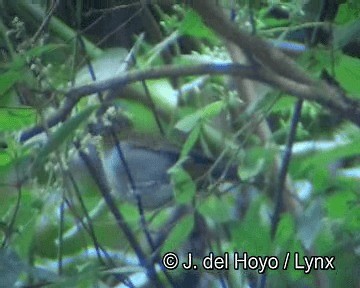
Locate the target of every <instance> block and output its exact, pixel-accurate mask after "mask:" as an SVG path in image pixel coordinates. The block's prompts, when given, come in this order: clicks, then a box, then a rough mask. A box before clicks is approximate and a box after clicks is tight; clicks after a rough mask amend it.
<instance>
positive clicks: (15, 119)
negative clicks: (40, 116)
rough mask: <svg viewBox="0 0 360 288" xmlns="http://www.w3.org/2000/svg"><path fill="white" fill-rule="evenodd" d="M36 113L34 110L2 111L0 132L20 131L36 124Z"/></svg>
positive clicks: (3, 109) (0, 111)
mask: <svg viewBox="0 0 360 288" xmlns="http://www.w3.org/2000/svg"><path fill="white" fill-rule="evenodd" d="M35 119H36V111H35V110H33V109H30V108H29V109H21V108H18V109H16V108H15V109H8V108H2V109H0V132H5V131H6V132H11V131H19V130H20V129H22V128H24V127H27V126H29V125H31V124H33V123H35Z"/></svg>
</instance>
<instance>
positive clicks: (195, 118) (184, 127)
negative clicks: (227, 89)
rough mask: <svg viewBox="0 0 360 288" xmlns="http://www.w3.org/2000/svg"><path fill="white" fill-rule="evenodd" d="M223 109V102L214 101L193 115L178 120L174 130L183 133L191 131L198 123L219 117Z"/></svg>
mask: <svg viewBox="0 0 360 288" xmlns="http://www.w3.org/2000/svg"><path fill="white" fill-rule="evenodd" d="M223 108H224V102H223V101H216V102H213V103H210V104H208V105H206V106H205V107H203V108H200V109H198V110H196V111H195V112H194V113H191V114H189V115H186V116H185V117H184V118H182V119H180V120H179V121H178V122H177V123H176V124H175V128H176V129H178V130H180V131H183V132H185V133H188V132H190V131H191V130H193V129H194V128H195V126H196V125H198V124H199V121H201V120H207V119H211V118H212V117H215V116H217V115H219V113H220V112H221V111H222V109H223Z"/></svg>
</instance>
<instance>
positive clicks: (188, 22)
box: [179, 10, 217, 41]
mask: <svg viewBox="0 0 360 288" xmlns="http://www.w3.org/2000/svg"><path fill="white" fill-rule="evenodd" d="M179 31H180V33H182V34H183V35H189V36H193V37H197V38H205V39H207V40H210V41H216V40H217V37H216V35H215V34H214V32H213V31H211V30H210V29H209V28H208V27H207V26H206V25H205V24H204V23H203V22H202V19H201V17H200V16H199V15H198V14H197V13H196V12H195V11H193V10H189V11H187V12H186V14H185V17H184V20H183V21H182V23H181V25H180V27H179Z"/></svg>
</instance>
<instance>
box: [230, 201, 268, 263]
mask: <svg viewBox="0 0 360 288" xmlns="http://www.w3.org/2000/svg"><path fill="white" fill-rule="evenodd" d="M263 208H264V198H259V199H257V200H255V201H252V202H251V205H250V207H249V209H248V211H247V213H246V216H245V219H244V220H243V221H242V223H236V226H235V227H234V228H233V229H232V239H233V245H234V246H235V249H241V250H242V251H245V252H247V253H248V254H249V255H256V256H266V255H269V249H270V247H271V237H270V225H269V222H268V221H266V220H265V219H264V215H262V214H263V213H266V212H265V211H264V209H263ZM261 212H263V213H261ZM266 217H267V216H266Z"/></svg>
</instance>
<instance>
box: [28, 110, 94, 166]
mask: <svg viewBox="0 0 360 288" xmlns="http://www.w3.org/2000/svg"><path fill="white" fill-rule="evenodd" d="M96 108H98V106H91V107H88V108H86V109H84V110H83V111H81V112H79V113H78V114H76V115H75V116H74V117H72V118H70V119H69V120H68V121H66V122H65V123H63V124H62V125H61V126H60V127H59V128H58V129H57V130H56V131H55V132H54V133H53V134H52V135H51V137H50V138H49V140H48V142H47V143H46V144H45V146H44V147H43V148H42V149H41V150H40V153H39V155H38V157H37V159H36V162H35V164H34V166H35V167H39V166H38V165H39V164H41V163H42V162H43V161H44V160H45V158H46V157H47V156H48V155H49V154H50V153H52V152H54V151H55V150H56V149H58V148H60V146H61V145H62V144H63V143H65V142H66V141H67V140H68V139H69V138H71V136H72V135H73V134H74V132H75V131H76V129H77V128H79V127H80V125H81V124H82V123H84V122H85V121H86V120H87V119H88V118H89V117H90V115H91V114H92V113H93V112H94V110H95V109H96Z"/></svg>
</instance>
